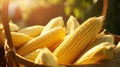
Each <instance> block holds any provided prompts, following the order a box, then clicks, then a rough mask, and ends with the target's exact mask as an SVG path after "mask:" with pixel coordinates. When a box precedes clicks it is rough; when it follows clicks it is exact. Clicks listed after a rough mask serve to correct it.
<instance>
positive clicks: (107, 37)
mask: <svg viewBox="0 0 120 67" xmlns="http://www.w3.org/2000/svg"><path fill="white" fill-rule="evenodd" d="M102 42H109V43H111V44H114V37H113V36H112V35H101V34H99V36H98V37H97V38H96V39H95V40H94V41H93V42H92V43H89V45H88V46H87V47H86V48H85V49H84V51H83V52H82V53H81V56H82V54H84V53H85V52H86V51H88V50H89V49H91V48H92V47H94V46H96V45H98V44H100V43H102ZM81 56H79V57H81Z"/></svg>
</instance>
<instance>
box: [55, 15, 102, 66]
mask: <svg viewBox="0 0 120 67" xmlns="http://www.w3.org/2000/svg"><path fill="white" fill-rule="evenodd" d="M102 20H103V17H93V18H89V19H88V20H86V21H85V22H84V23H82V24H81V25H80V26H79V27H78V28H76V29H75V30H74V32H73V33H71V34H70V35H69V36H68V37H67V38H65V40H64V41H63V42H62V43H61V44H60V45H59V46H58V47H57V48H56V49H55V51H54V52H53V54H54V55H55V56H56V57H57V58H58V62H59V63H60V64H71V63H73V62H74V60H75V59H76V58H77V57H78V55H79V54H80V53H81V52H82V51H83V50H84V49H85V48H86V47H87V45H88V43H89V42H90V41H91V40H92V39H93V38H94V37H95V36H97V35H98V32H99V31H100V29H101V27H102V22H101V21H102Z"/></svg>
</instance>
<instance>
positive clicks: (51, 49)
mask: <svg viewBox="0 0 120 67" xmlns="http://www.w3.org/2000/svg"><path fill="white" fill-rule="evenodd" d="M63 40H64V39H62V40H61V41H59V42H57V43H56V44H54V45H52V46H50V47H49V49H50V51H52V52H53V51H54V50H55V49H56V48H57V47H58V46H59V45H60V44H61V43H62V41H63Z"/></svg>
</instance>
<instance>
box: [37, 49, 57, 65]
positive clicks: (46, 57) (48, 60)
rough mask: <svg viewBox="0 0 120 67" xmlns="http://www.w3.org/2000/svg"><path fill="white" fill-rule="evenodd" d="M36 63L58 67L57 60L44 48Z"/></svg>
mask: <svg viewBox="0 0 120 67" xmlns="http://www.w3.org/2000/svg"><path fill="white" fill-rule="evenodd" d="M35 63H39V64H44V65H48V66H51V67H58V63H57V58H56V57H55V56H54V55H53V54H52V53H51V52H50V50H49V49H47V48H43V49H42V50H41V51H40V52H39V55H38V56H37V58H36V60H35Z"/></svg>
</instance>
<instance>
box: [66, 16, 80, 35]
mask: <svg viewBox="0 0 120 67" xmlns="http://www.w3.org/2000/svg"><path fill="white" fill-rule="evenodd" d="M79 25H80V24H79V22H78V21H77V19H76V18H75V17H73V16H70V18H69V19H68V21H67V33H68V34H70V33H71V32H73V30H75V29H76V28H77V27H78V26H79Z"/></svg>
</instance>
